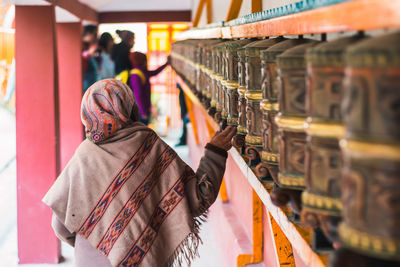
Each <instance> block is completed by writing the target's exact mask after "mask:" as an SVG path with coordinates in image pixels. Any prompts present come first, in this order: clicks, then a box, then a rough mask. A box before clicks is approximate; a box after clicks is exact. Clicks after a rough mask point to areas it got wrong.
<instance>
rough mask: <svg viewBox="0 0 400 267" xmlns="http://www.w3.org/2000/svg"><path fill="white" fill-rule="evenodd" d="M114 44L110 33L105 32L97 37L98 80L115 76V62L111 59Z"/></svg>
mask: <svg viewBox="0 0 400 267" xmlns="http://www.w3.org/2000/svg"><path fill="white" fill-rule="evenodd" d="M113 46H114V39H113V37H112V36H111V34H110V33H108V32H105V33H103V34H102V35H101V36H100V39H99V48H98V52H99V56H98V63H99V80H103V79H109V78H114V77H115V64H114V61H113V60H112V59H111V52H112V48H113Z"/></svg>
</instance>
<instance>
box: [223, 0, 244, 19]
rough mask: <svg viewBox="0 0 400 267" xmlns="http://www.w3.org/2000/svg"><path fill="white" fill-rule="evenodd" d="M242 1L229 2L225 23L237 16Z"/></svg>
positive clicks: (232, 0)
mask: <svg viewBox="0 0 400 267" xmlns="http://www.w3.org/2000/svg"><path fill="white" fill-rule="evenodd" d="M242 2H243V0H231V4H230V6H229V11H228V15H227V16H226V19H225V21H229V20H233V19H236V18H237V17H238V16H239V12H240V8H241V7H242Z"/></svg>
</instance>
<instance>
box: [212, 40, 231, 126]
mask: <svg viewBox="0 0 400 267" xmlns="http://www.w3.org/2000/svg"><path fill="white" fill-rule="evenodd" d="M231 42H232V41H228V42H225V43H223V44H219V45H217V46H216V47H215V48H214V49H215V50H216V62H217V65H218V66H217V77H216V85H217V86H216V99H215V100H216V113H215V115H214V118H215V120H216V121H217V122H219V123H221V124H223V121H224V120H225V124H226V117H227V114H226V110H225V106H224V104H225V93H224V86H225V76H226V75H225V60H224V54H225V48H226V45H227V44H229V43H231ZM221 126H223V125H221ZM222 128H223V127H222Z"/></svg>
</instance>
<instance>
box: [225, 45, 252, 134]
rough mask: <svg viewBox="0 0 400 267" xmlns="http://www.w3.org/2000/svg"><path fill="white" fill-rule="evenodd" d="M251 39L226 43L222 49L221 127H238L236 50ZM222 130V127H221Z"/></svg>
mask: <svg viewBox="0 0 400 267" xmlns="http://www.w3.org/2000/svg"><path fill="white" fill-rule="evenodd" d="M252 41H253V40H251V39H242V40H236V41H232V42H226V43H224V44H223V48H222V58H223V61H224V64H223V66H224V71H223V75H224V77H223V82H222V85H223V91H222V92H221V94H222V95H223V97H222V112H221V117H222V123H221V124H222V126H225V125H234V126H237V125H238V116H239V111H238V91H237V89H238V87H239V83H238V56H237V50H238V49H240V48H241V47H243V46H244V45H247V44H248V43H250V42H252ZM223 128H224V127H223Z"/></svg>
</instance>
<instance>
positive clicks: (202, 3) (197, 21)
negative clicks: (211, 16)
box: [193, 0, 206, 27]
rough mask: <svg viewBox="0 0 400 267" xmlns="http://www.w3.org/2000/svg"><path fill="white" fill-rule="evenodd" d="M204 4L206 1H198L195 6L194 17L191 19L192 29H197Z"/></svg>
mask: <svg viewBox="0 0 400 267" xmlns="http://www.w3.org/2000/svg"><path fill="white" fill-rule="evenodd" d="M205 4H206V0H200V1H199V5H198V6H197V10H196V15H195V16H194V19H193V27H197V26H198V25H199V22H200V18H201V14H203V9H204V5H205Z"/></svg>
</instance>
